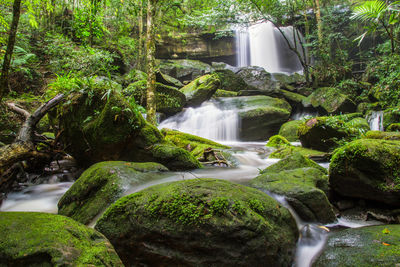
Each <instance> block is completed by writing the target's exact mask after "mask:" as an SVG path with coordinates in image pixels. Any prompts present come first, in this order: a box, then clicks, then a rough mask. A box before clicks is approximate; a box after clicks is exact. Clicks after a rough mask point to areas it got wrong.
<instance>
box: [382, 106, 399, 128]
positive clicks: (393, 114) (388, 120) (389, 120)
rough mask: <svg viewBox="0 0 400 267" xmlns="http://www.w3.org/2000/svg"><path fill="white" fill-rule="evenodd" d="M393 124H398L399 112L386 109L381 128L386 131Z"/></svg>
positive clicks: (394, 109) (396, 109) (395, 109)
mask: <svg viewBox="0 0 400 267" xmlns="http://www.w3.org/2000/svg"><path fill="white" fill-rule="evenodd" d="M393 123H400V110H399V109H398V108H391V109H387V110H385V111H384V112H383V128H384V129H387V128H388V127H389V126H390V125H391V124H393Z"/></svg>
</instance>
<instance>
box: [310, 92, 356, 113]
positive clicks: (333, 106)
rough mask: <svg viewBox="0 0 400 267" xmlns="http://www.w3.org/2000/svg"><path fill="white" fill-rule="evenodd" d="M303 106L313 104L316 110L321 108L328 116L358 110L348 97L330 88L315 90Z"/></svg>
mask: <svg viewBox="0 0 400 267" xmlns="http://www.w3.org/2000/svg"><path fill="white" fill-rule="evenodd" d="M303 104H304V105H305V106H307V105H309V104H311V105H312V106H313V107H314V108H318V107H321V108H322V109H323V110H324V111H325V112H326V113H328V114H331V113H333V114H338V113H341V112H343V113H345V112H354V111H355V110H356V105H355V103H354V102H353V101H352V100H351V99H350V98H349V97H348V96H347V95H344V94H342V93H341V92H340V90H339V89H336V88H329V87H323V88H319V89H317V90H315V91H314V92H313V93H312V94H311V95H310V96H308V97H307V98H306V99H305V100H304V101H303Z"/></svg>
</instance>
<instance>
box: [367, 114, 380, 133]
mask: <svg viewBox="0 0 400 267" xmlns="http://www.w3.org/2000/svg"><path fill="white" fill-rule="evenodd" d="M368 122H369V127H370V128H371V130H372V131H383V111H373V112H372V113H371V116H370V117H369V118H368Z"/></svg>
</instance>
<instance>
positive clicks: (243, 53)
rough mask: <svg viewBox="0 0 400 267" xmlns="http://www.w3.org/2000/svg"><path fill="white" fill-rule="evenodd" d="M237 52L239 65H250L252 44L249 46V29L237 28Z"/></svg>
mask: <svg viewBox="0 0 400 267" xmlns="http://www.w3.org/2000/svg"><path fill="white" fill-rule="evenodd" d="M236 47H237V50H238V52H237V53H236V62H237V64H236V65H237V67H246V66H249V65H250V57H249V55H250V50H249V49H250V46H249V32H248V31H247V29H243V28H241V29H237V30H236Z"/></svg>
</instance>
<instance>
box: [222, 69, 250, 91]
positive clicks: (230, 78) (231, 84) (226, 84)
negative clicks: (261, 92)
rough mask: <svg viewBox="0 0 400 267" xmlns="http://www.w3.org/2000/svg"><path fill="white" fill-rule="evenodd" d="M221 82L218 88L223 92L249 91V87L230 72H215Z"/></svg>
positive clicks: (225, 70) (226, 70)
mask: <svg viewBox="0 0 400 267" xmlns="http://www.w3.org/2000/svg"><path fill="white" fill-rule="evenodd" d="M215 74H216V75H217V76H218V78H219V80H220V81H221V86H220V88H221V89H222V90H225V91H233V92H239V91H241V90H251V89H252V88H253V87H252V86H249V85H248V84H247V83H246V82H245V81H244V80H243V79H242V78H241V77H240V76H239V75H237V74H236V73H234V72H233V71H231V70H228V69H224V70H218V71H216V72H215Z"/></svg>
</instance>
